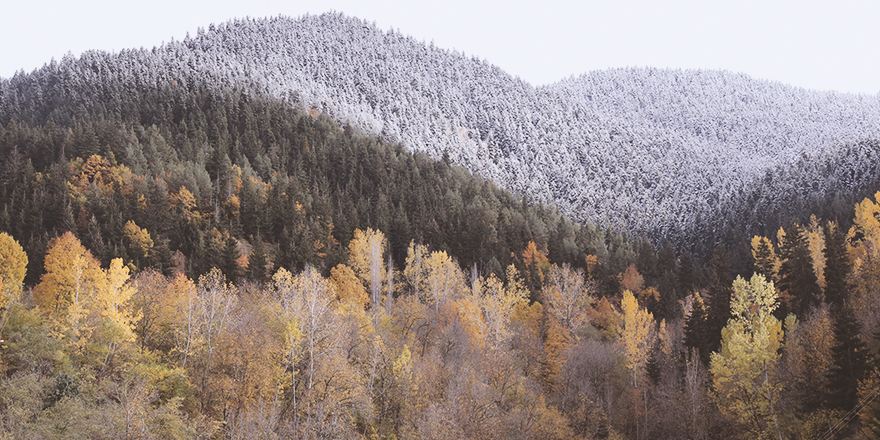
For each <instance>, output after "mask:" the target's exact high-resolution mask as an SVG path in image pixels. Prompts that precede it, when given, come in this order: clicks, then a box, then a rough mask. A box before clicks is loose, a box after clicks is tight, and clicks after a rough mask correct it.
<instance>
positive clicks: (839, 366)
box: [826, 306, 868, 411]
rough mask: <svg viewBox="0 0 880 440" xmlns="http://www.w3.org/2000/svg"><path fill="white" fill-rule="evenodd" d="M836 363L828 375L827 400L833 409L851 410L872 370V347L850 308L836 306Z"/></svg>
mask: <svg viewBox="0 0 880 440" xmlns="http://www.w3.org/2000/svg"><path fill="white" fill-rule="evenodd" d="M831 313H832V319H833V321H834V346H833V347H831V352H832V353H833V356H832V357H831V360H832V362H833V364H834V365H833V366H832V367H831V369H830V370H829V372H828V374H827V376H826V377H827V379H828V390H829V393H828V395H827V396H826V402H827V405H828V407H829V408H833V409H840V410H843V411H849V410H850V409H852V408H854V407H855V406H856V404H857V403H858V401H859V395H858V390H859V381H861V380H862V379H864V377H865V375H866V374H867V372H868V349H867V347H866V346H865V342H864V341H862V339H861V336H860V335H859V334H860V332H861V325H860V324H859V322H858V321H856V318H855V316H854V315H853V313H852V310H851V309H849V307H846V306H844V307H833V308H832V312H831Z"/></svg>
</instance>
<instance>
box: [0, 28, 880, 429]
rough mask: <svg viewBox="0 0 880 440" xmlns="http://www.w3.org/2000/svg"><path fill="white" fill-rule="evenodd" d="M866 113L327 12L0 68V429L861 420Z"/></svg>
mask: <svg viewBox="0 0 880 440" xmlns="http://www.w3.org/2000/svg"><path fill="white" fill-rule="evenodd" d="M352 66H358V67H357V68H352ZM877 109H880V101H877V100H875V99H874V98H873V97H865V96H848V95H837V94H823V93H818V92H809V91H803V90H796V89H792V88H788V87H785V86H782V85H779V84H770V83H765V82H761V81H757V80H753V79H750V78H748V77H744V76H741V75H733V74H729V73H725V72H701V71H697V72H682V71H664V70H654V69H629V70H616V71H607V72H594V73H592V74H588V75H584V76H581V77H579V78H571V79H568V80H565V81H562V82H560V83H559V84H556V85H552V86H546V87H540V88H534V87H531V86H530V85H528V84H526V83H524V82H522V81H520V80H519V79H516V78H512V77H510V75H507V74H506V73H504V72H503V71H501V70H500V69H498V68H497V67H493V66H491V65H489V64H487V63H485V62H483V61H480V60H476V59H469V58H467V57H465V56H464V55H462V54H458V53H456V52H450V51H445V50H442V49H439V48H435V47H434V46H433V45H426V44H424V43H419V42H416V41H414V40H413V39H412V38H409V37H406V36H403V35H401V34H400V33H399V32H394V31H390V32H382V31H380V30H378V29H376V28H375V26H374V25H370V24H368V23H365V22H362V21H360V20H357V19H352V18H348V17H345V16H342V15H341V14H325V15H322V16H320V17H309V16H306V17H304V18H301V19H297V20H292V19H288V18H284V17H281V18H277V19H260V20H252V19H247V20H236V21H233V22H229V23H226V24H224V25H221V26H217V27H215V26H211V27H210V28H209V29H208V30H201V31H200V32H199V33H198V34H197V35H196V36H194V37H191V38H190V37H187V38H186V39H185V40H184V41H172V42H171V43H168V44H166V45H163V46H162V47H158V48H154V49H153V50H145V49H141V50H125V51H122V52H120V53H118V54H107V53H101V52H87V53H86V54H83V56H81V57H80V58H74V57H72V56H69V57H65V58H64V59H62V60H61V61H60V62H55V61H53V62H51V63H49V64H47V65H46V66H45V67H43V68H42V69H38V70H36V71H34V72H33V73H31V74H25V73H23V72H22V73H19V74H17V75H16V76H15V77H13V78H11V79H0V208H2V209H0V286H2V288H0V438H13V439H53V438H59V439H60V438H120V439H150V438H173V439H190V438H193V439H199V438H204V439H208V438H211V439H220V438H228V439H240V438H242V439H244V438H254V439H257V438H259V439H264V438H353V439H354V438H371V439H372V438H375V439H400V438H437V439H441V438H442V439H446V438H480V439H483V438H486V439H492V438H498V439H508V438H511V439H518V438H522V439H526V438H528V439H534V438H536V439H557V438H558V439H570V438H580V439H651V438H664V439H665V438H669V439H679V438H680V439H709V438H742V439H755V438H767V439H771V438H772V439H795V438H828V439H830V438H854V439H856V438H878V437H880V400H877V396H878V394H880V358H878V356H880V297H878V295H880V289H878V288H877V286H878V285H880V192H877V191H878V190H880V172H878V168H877V167H878V164H880V142H878V139H880V137H878V136H880V131H878V129H880V120H878V119H877V118H876V115H877V114H878V113H877V111H876V110H877Z"/></svg>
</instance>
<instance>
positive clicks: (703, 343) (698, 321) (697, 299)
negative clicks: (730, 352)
mask: <svg viewBox="0 0 880 440" xmlns="http://www.w3.org/2000/svg"><path fill="white" fill-rule="evenodd" d="M691 298H692V300H691V313H690V315H688V316H687V320H686V321H685V324H684V345H685V347H690V348H695V349H697V351H698V353H699V354H700V360H701V361H702V362H703V365H709V353H710V352H711V350H710V347H709V339H710V338H709V329H708V314H707V313H706V306H705V304H704V303H703V297H702V296H701V295H700V294H699V293H697V292H695V293H694V294H693V295H691Z"/></svg>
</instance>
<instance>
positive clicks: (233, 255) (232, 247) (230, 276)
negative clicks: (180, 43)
mask: <svg viewBox="0 0 880 440" xmlns="http://www.w3.org/2000/svg"><path fill="white" fill-rule="evenodd" d="M240 257H241V253H240V252H239V251H238V240H236V239H235V238H233V237H228V238H226V242H225V245H224V246H223V258H222V259H221V262H222V264H223V266H222V270H223V274H224V275H226V279H227V280H229V282H230V283H235V282H237V281H238V275H239V266H238V259H239V258H240Z"/></svg>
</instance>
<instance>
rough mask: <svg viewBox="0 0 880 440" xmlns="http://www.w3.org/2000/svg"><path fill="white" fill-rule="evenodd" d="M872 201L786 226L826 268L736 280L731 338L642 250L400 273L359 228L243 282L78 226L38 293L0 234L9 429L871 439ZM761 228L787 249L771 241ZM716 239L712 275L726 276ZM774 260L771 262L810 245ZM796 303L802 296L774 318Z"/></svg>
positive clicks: (58, 245) (432, 254)
mask: <svg viewBox="0 0 880 440" xmlns="http://www.w3.org/2000/svg"><path fill="white" fill-rule="evenodd" d="M875 197H876V200H871V199H865V201H863V202H862V203H860V204H859V206H858V207H857V209H856V212H857V215H856V218H855V220H854V224H855V226H853V227H852V228H851V229H850V230H849V232H848V233H847V235H846V237H845V238H844V239H839V238H837V237H839V235H840V232H839V231H837V228H838V226H837V225H836V224H835V223H833V222H828V223H825V224H824V225H822V224H820V223H819V222H818V220H816V221H813V222H812V224H810V225H808V226H805V227H802V226H800V225H792V227H790V228H789V230H788V231H785V230H783V231H780V233H779V234H778V237H779V239H780V240H785V243H790V242H793V241H798V240H800V241H803V242H807V243H809V241H810V239H811V238H810V237H826V238H825V239H824V240H823V241H820V242H818V244H814V245H807V248H814V252H811V253H809V254H808V255H807V256H806V257H805V258H807V260H809V262H811V263H814V264H813V265H811V267H812V269H811V270H812V273H811V274H806V273H802V274H798V273H797V272H793V273H792V274H791V275H779V273H783V274H784V273H785V270H782V271H780V272H777V274H776V275H769V276H765V275H762V274H755V275H753V276H752V277H751V279H750V280H748V281H747V280H745V279H743V278H742V277H737V278H736V279H735V280H734V281H733V282H732V285H731V287H730V292H729V293H727V294H725V297H726V298H727V304H726V306H725V307H723V309H724V313H725V314H726V315H725V316H724V317H723V318H722V319H723V324H722V325H723V330H721V331H720V347H718V348H712V347H710V346H709V344H711V341H710V339H708V338H706V337H704V336H705V334H704V333H701V332H700V331H698V330H696V329H698V328H700V326H702V328H703V330H702V331H703V332H707V331H709V330H706V329H707V328H708V327H707V326H706V324H705V323H703V324H701V322H704V321H708V320H709V317H711V316H714V315H715V314H717V313H718V312H716V310H715V309H716V308H717V307H719V306H718V304H719V303H720V302H721V299H718V298H711V297H710V298H708V301H705V300H704V298H705V297H707V296H708V295H709V294H710V289H708V288H702V289H700V290H697V291H694V293H693V294H691V295H690V296H687V297H686V298H684V299H682V300H680V301H677V304H678V307H677V308H674V309H675V310H676V313H675V314H673V315H669V314H667V316H666V317H662V316H658V314H660V313H663V310H665V309H664V308H658V304H660V303H662V302H663V298H664V297H666V296H669V295H674V293H673V292H671V291H668V290H666V288H664V287H654V286H648V285H646V284H645V283H646V280H652V278H651V277H646V276H643V275H641V274H640V273H639V272H638V269H637V267H636V264H635V263H634V264H632V265H630V266H628V267H627V268H626V269H624V270H622V271H621V272H620V273H619V274H617V278H618V280H619V285H618V288H617V289H618V290H617V291H615V292H604V291H603V290H602V288H601V285H602V283H603V280H602V279H601V278H598V277H597V274H600V273H601V272H600V271H598V270H597V267H596V265H599V264H601V262H600V261H599V260H598V259H597V258H596V257H595V256H590V257H589V258H586V259H585V260H586V261H587V263H588V264H587V265H586V268H585V269H578V268H574V267H572V266H571V265H569V264H562V265H557V264H554V263H550V262H549V260H548V259H547V257H546V255H545V254H544V252H543V251H542V250H540V249H538V248H537V247H536V245H535V243H534V242H529V243H528V244H527V245H526V246H525V248H524V249H523V250H522V251H520V252H518V253H516V255H515V256H514V260H515V261H514V264H510V265H508V266H507V267H506V268H505V269H504V270H503V271H502V273H500V274H496V273H494V272H491V271H489V272H486V271H481V270H480V269H479V268H478V266H476V265H473V266H472V267H471V269H465V268H463V267H462V266H461V265H460V264H459V261H458V260H457V259H455V258H454V257H453V256H451V255H449V254H448V253H447V252H446V251H443V250H437V249H433V248H432V247H430V246H426V245H423V244H418V243H416V242H410V243H409V244H408V245H407V247H406V251H405V258H404V259H403V261H402V264H401V265H397V266H396V265H394V264H391V261H392V259H393V256H392V255H391V253H390V252H389V251H390V249H391V245H390V243H389V241H388V240H387V237H386V236H385V234H384V233H383V232H382V231H380V230H375V229H367V230H360V229H356V230H355V231H354V233H353V234H352V238H351V240H350V241H349V242H348V243H347V245H346V246H344V247H343V252H342V256H341V258H340V260H339V263H338V264H336V265H335V266H334V267H333V268H332V270H330V271H329V275H323V274H322V273H321V271H319V270H317V269H316V268H315V267H314V266H312V265H310V264H308V263H306V264H305V265H304V267H302V268H298V269H294V270H288V269H286V268H284V267H281V268H279V269H277V270H275V271H274V272H273V273H272V276H271V277H268V276H267V277H265V278H264V281H258V280H255V279H250V278H248V277H246V276H244V275H243V274H240V275H239V280H238V281H237V282H231V281H230V279H229V278H228V277H227V276H226V275H224V273H223V272H222V271H221V270H220V269H218V268H212V269H210V270H209V271H207V272H206V273H204V274H203V275H201V276H199V277H197V278H190V277H187V276H186V275H185V274H184V273H183V272H182V271H181V270H182V269H183V268H182V267H174V268H173V269H172V273H170V274H168V275H163V274H162V273H161V272H159V271H157V270H156V269H154V268H148V269H144V270H136V273H134V274H133V273H132V271H131V269H132V267H134V264H129V265H124V264H123V260H122V259H120V258H114V259H113V260H111V261H110V262H109V263H108V264H101V263H100V262H99V261H98V260H97V259H96V258H95V257H94V256H93V254H92V252H91V251H90V250H88V249H86V248H85V247H84V246H83V245H82V243H81V242H80V240H79V239H77V238H76V237H75V236H74V234H73V233H71V232H65V233H64V234H62V235H60V236H58V237H56V238H54V239H52V240H51V241H50V243H49V244H48V247H47V252H46V255H45V256H44V257H42V258H40V259H41V260H42V261H43V262H44V263H43V264H44V272H43V273H42V275H41V276H40V277H39V282H38V283H37V284H36V285H35V286H33V288H31V287H30V286H27V285H24V286H23V283H24V279H25V271H24V267H25V266H26V265H27V262H28V255H27V254H26V253H25V251H24V250H23V248H22V247H21V246H19V245H18V242H17V241H16V240H14V239H13V238H12V237H10V236H9V235H8V234H6V233H0V273H2V274H3V286H4V287H3V290H2V294H3V296H2V297H0V338H2V339H3V342H2V344H0V434H2V435H3V436H10V437H12V438H27V437H32V436H38V437H42V438H56V437H108V438H156V437H158V438H268V437H274V436H278V437H286V438H293V437H316V436H317V437H332V438H365V437H371V438H373V437H375V438H401V437H405V438H412V437H419V438H474V437H479V438H548V439H550V438H584V439H603V438H697V439H700V438H716V437H718V436H724V437H726V438H733V437H736V438H749V439H751V438H779V437H782V438H802V437H810V438H812V437H816V436H819V435H834V436H837V438H849V437H850V436H859V435H873V433H876V428H877V424H876V421H877V420H878V418H880V406H878V405H877V404H876V403H872V402H873V399H872V397H873V396H875V395H876V394H877V393H878V392H880V388H878V385H877V384H878V382H880V370H878V367H877V366H876V364H875V363H873V362H872V360H873V359H874V358H875V357H876V353H877V348H878V346H880V341H878V339H877V338H876V336H875V335H876V334H878V333H880V330H878V329H880V312H878V311H877V310H876V308H877V304H878V303H880V298H877V291H876V289H873V288H872V286H875V285H876V284H877V283H878V282H880V280H878V279H877V278H878V277H877V274H878V272H880V271H878V270H877V268H878V267H880V264H878V261H880V260H878V257H877V255H875V254H876V253H877V249H880V246H878V245H880V224H878V222H877V218H878V217H877V216H876V215H875V214H876V213H877V212H880V193H878V194H877V195H876V196H875ZM130 229H134V228H130ZM795 230H801V231H802V232H801V233H800V234H794V233H792V231H795ZM835 231H837V232H835ZM798 237H800V238H798ZM829 237H830V238H829ZM814 239H815V238H814ZM753 243H755V244H757V245H758V246H757V247H758V248H766V247H768V246H769V247H771V251H775V246H776V245H775V244H774V243H773V241H772V240H769V239H766V238H764V237H756V239H755V240H753ZM786 246H798V245H797V244H794V245H790V244H786ZM769 253H770V254H771V255H772V254H773V252H769ZM721 254H723V253H722V252H720V251H719V252H718V256H716V262H715V263H714V266H716V268H715V269H713V271H715V270H719V271H720V270H723V263H721V262H719V261H718V260H721V259H722V257H721ZM756 255H761V254H760V253H758V252H756ZM778 255H781V256H780V257H771V258H770V261H769V262H768V265H769V266H772V267H781V266H783V265H785V264H786V263H787V262H789V259H797V258H801V257H798V256H796V255H794V254H790V253H789V254H787V253H786V252H780V253H779V254H778ZM786 255H787V256H786ZM818 255H822V256H823V257H824V258H820V259H814V257H816V256H818ZM644 257H646V259H647V256H644ZM655 258H656V256H655ZM646 268H647V267H646ZM135 269H137V268H136V267H135ZM264 269H266V268H264ZM834 272H839V274H837V275H835V274H834ZM263 273H264V274H265V275H268V271H267V270H264V271H263ZM817 273H818V274H820V275H822V276H818V275H817ZM781 276H792V277H798V276H800V277H805V278H806V279H816V278H818V279H821V280H824V281H823V282H822V283H820V286H819V287H820V290H819V298H818V300H817V302H816V303H805V302H803V301H802V299H800V298H799V295H800V293H799V292H795V291H792V290H784V289H782V288H779V287H777V284H775V283H774V278H777V279H778V277H781ZM716 277H717V275H716ZM661 280H662V278H661ZM710 282H711V281H710ZM835 284H841V285H843V286H845V290H844V291H843V293H840V292H838V293H833V292H834V291H835V289H837V288H839V287H840V286H836V287H835ZM661 285H662V284H661ZM22 287H24V289H23V288H22ZM811 295H812V294H811ZM530 298H537V299H536V300H532V299H530ZM780 298H782V299H783V301H781V302H780V300H779V299H780ZM786 298H793V299H788V300H786ZM786 301H787V303H788V304H800V306H799V307H798V308H794V307H791V306H788V307H789V309H791V310H792V311H795V312H796V314H795V313H792V314H788V315H786V316H784V317H782V318H779V317H777V315H778V309H779V308H780V307H786ZM651 309H653V310H656V311H657V313H658V314H655V313H653V312H651ZM707 309H708V310H707ZM702 353H708V354H709V356H704V355H702ZM854 408H855V410H853V409H854ZM851 410H853V411H851Z"/></svg>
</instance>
